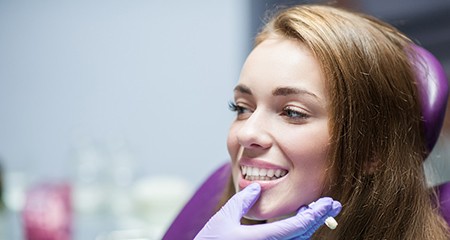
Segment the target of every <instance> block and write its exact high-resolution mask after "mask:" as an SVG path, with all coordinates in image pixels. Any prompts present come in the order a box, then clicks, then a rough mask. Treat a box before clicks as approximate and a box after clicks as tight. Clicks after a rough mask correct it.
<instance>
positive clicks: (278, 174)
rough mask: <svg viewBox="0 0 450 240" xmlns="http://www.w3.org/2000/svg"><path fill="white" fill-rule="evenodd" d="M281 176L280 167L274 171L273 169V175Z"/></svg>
mask: <svg viewBox="0 0 450 240" xmlns="http://www.w3.org/2000/svg"><path fill="white" fill-rule="evenodd" d="M280 176H281V170H280V169H277V170H276V171H275V177H280Z"/></svg>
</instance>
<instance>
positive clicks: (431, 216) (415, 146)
mask: <svg viewBox="0 0 450 240" xmlns="http://www.w3.org/2000/svg"><path fill="white" fill-rule="evenodd" d="M270 37H285V38H289V39H294V40H296V41H298V42H299V44H304V45H305V46H307V47H308V48H309V49H310V50H311V51H312V52H313V53H314V55H315V57H316V58H317V59H318V61H319V62H320V64H321V65H322V69H323V71H324V73H325V76H326V78H327V82H326V88H327V93H328V97H329V104H330V106H329V111H330V112H329V116H330V119H329V125H330V135H331V143H330V144H331V148H330V149H331V150H330V156H329V159H330V167H329V170H328V171H329V173H328V176H329V178H330V179H329V182H330V183H331V184H330V186H329V188H328V189H326V190H325V192H324V193H323V194H324V195H327V196H332V197H333V198H335V199H337V200H339V201H340V202H341V203H342V204H343V210H342V212H341V213H340V215H339V216H338V217H337V221H338V222H339V226H338V228H337V229H335V230H333V231H330V230H328V229H326V228H324V227H322V228H321V229H320V230H319V231H318V232H317V233H316V234H315V235H314V238H319V239H449V235H448V228H447V225H446V224H445V222H444V221H443V219H442V218H441V217H440V216H439V214H438V213H437V209H436V206H435V204H433V202H434V198H433V194H432V192H431V191H430V190H429V189H428V188H427V186H426V181H425V176H424V171H423V168H422V163H423V161H424V157H425V155H426V152H425V143H424V134H423V128H422V125H421V124H422V122H421V111H420V103H419V100H418V89H417V87H416V85H415V80H414V79H415V75H414V71H413V64H412V62H413V61H412V58H413V57H414V54H413V51H412V50H411V49H410V46H411V41H410V40H409V39H408V38H407V37H405V36H404V35H402V34H401V33H399V31H397V30H396V29H395V28H393V27H392V26H390V25H388V24H386V23H383V22H381V21H379V20H377V19H375V18H372V17H370V16H366V15H363V14H359V13H353V12H350V11H347V10H342V9H338V8H335V7H331V6H319V5H300V6H295V7H291V8H288V9H285V10H282V11H280V12H279V13H277V14H276V15H275V16H273V17H272V18H271V20H270V21H269V22H268V23H267V24H266V25H265V27H264V28H263V29H262V31H261V32H260V33H259V34H258V36H257V37H256V40H255V44H256V45H258V44H259V43H261V42H262V41H264V40H265V39H267V38H270ZM230 194H232V191H230V189H228V195H230Z"/></svg>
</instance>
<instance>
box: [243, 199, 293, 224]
mask: <svg viewBox="0 0 450 240" xmlns="http://www.w3.org/2000/svg"><path fill="white" fill-rule="evenodd" d="M261 205H263V204H261V203H260V201H257V202H256V203H255V205H253V207H252V208H250V210H249V211H248V212H247V214H245V216H244V218H246V219H250V220H257V221H266V220H273V219H283V218H287V217H290V216H293V215H295V213H296V211H295V210H294V211H289V210H287V209H282V208H275V207H272V208H271V207H266V208H262V207H261ZM266 206H267V205H266Z"/></svg>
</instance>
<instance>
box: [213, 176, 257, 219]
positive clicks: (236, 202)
mask: <svg viewBox="0 0 450 240" xmlns="http://www.w3.org/2000/svg"><path fill="white" fill-rule="evenodd" d="M260 193H261V186H260V185H259V184H257V183H252V184H250V185H249V186H247V187H246V188H244V189H243V190H242V191H240V192H238V193H236V194H235V195H234V196H233V197H232V198H231V199H230V200H228V202H227V203H226V204H225V205H224V206H223V207H222V209H221V210H220V212H222V214H224V216H225V217H227V218H228V219H231V220H232V221H233V222H239V221H240V220H241V218H242V216H244V215H245V214H246V213H247V212H248V210H249V209H250V208H251V207H252V206H253V204H255V202H256V200H258V198H259V195H260Z"/></svg>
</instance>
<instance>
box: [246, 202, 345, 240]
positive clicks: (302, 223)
mask: <svg viewBox="0 0 450 240" xmlns="http://www.w3.org/2000/svg"><path fill="white" fill-rule="evenodd" d="M341 208H342V206H341V204H340V203H339V202H337V201H334V200H333V199H331V198H328V197H325V198H320V199H319V200H317V201H316V202H314V203H311V204H310V205H309V206H308V207H306V208H302V209H301V210H300V211H299V212H298V213H297V215H295V216H293V217H290V218H287V219H284V220H280V221H277V222H272V223H268V224H263V225H253V226H251V228H248V231H247V232H248V234H252V235H254V236H266V238H265V239H291V238H295V237H301V238H300V239H307V237H310V236H311V235H312V234H313V233H314V231H315V230H317V228H318V227H320V226H321V225H322V224H324V222H325V219H326V218H327V217H329V216H333V217H334V216H336V215H337V214H338V213H339V212H340V210H341ZM304 236H305V237H304ZM255 239H257V238H255Z"/></svg>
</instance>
